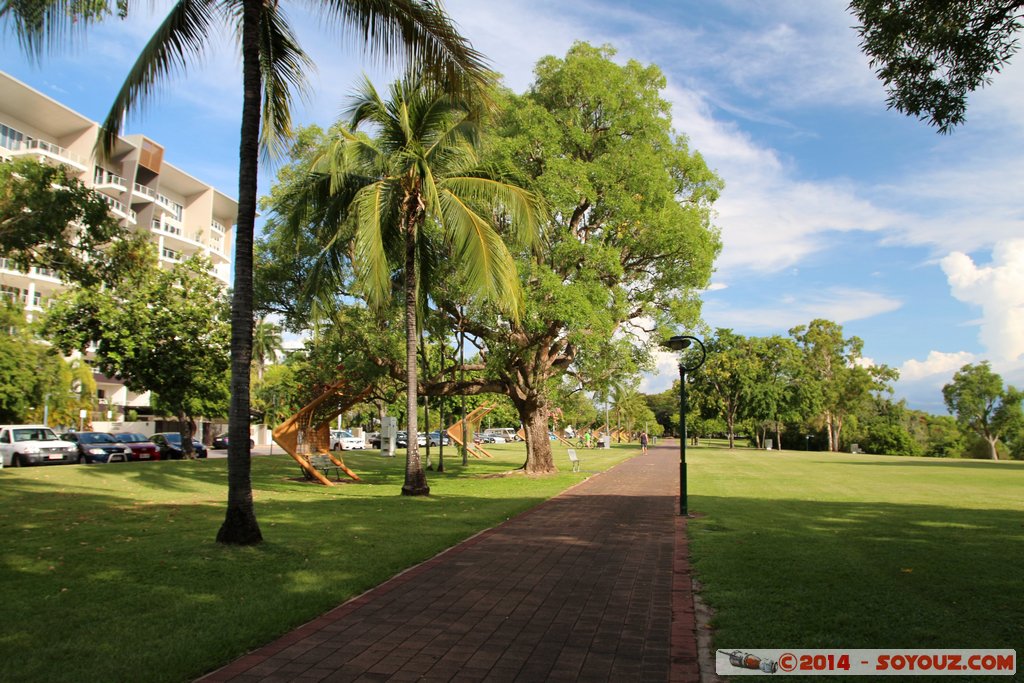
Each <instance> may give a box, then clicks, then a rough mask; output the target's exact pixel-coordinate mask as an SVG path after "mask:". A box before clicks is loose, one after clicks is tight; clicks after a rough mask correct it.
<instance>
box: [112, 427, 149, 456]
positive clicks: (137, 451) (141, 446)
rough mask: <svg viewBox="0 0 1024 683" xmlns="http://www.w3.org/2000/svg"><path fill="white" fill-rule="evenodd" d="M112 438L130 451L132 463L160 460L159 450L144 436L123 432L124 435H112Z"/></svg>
mask: <svg viewBox="0 0 1024 683" xmlns="http://www.w3.org/2000/svg"><path fill="white" fill-rule="evenodd" d="M113 437H114V438H115V439H117V440H118V441H120V442H121V443H123V444H127V445H128V447H129V448H131V449H132V456H131V459H132V461H137V460H159V459H160V448H159V447H157V445H156V444H155V443H153V442H152V441H150V440H149V437H148V436H146V435H145V434H138V433H134V432H125V433H124V434H114V435H113Z"/></svg>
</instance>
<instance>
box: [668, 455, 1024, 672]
mask: <svg viewBox="0 0 1024 683" xmlns="http://www.w3.org/2000/svg"><path fill="white" fill-rule="evenodd" d="M687 462H688V463H689V468H688V473H689V478H690V483H689V490H690V496H689V508H690V511H691V512H692V513H695V514H697V515H699V517H698V518H696V519H693V520H691V523H690V526H689V529H690V538H691V556H692V558H693V563H694V568H695V572H696V575H697V578H698V579H699V580H700V581H701V582H702V584H703V589H702V596H703V598H704V599H705V601H706V602H708V603H709V604H710V605H711V607H712V608H713V609H714V610H715V611H716V616H715V617H714V620H713V627H714V628H715V647H716V648H726V649H743V648H792V649H798V648H819V649H820V648H892V647H901V648H986V649H987V648H1017V649H1018V653H1019V652H1020V648H1021V646H1022V645H1024V590H1022V589H1021V581H1022V579H1021V568H1022V567H1024V463H1013V462H1009V463H1002V462H999V463H994V462H984V461H962V460H938V459H926V458H901V457H888V456H865V455H849V454H824V453H804V452H793V451H784V452H781V453H779V452H773V453H766V452H764V451H733V452H730V451H728V450H723V449H710V448H708V449H704V448H691V449H688V450H687ZM1018 675H1019V674H1018ZM818 680H820V679H818Z"/></svg>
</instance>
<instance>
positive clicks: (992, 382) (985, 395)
mask: <svg viewBox="0 0 1024 683" xmlns="http://www.w3.org/2000/svg"><path fill="white" fill-rule="evenodd" d="M942 398H943V399H944V401H945V403H946V407H947V408H949V412H951V413H953V415H954V416H955V417H956V420H957V423H958V424H959V425H960V426H961V427H962V428H964V429H966V430H968V431H970V432H971V433H973V434H975V435H977V436H978V437H980V438H982V439H984V441H985V443H986V444H988V448H989V457H991V458H992V459H993V460H998V459H999V453H998V451H997V449H996V444H997V443H998V442H999V440H1000V439H1001V438H1002V437H1004V436H1005V435H1007V434H1008V433H1011V432H1015V431H1017V430H1020V429H1021V427H1022V425H1024V414H1022V412H1021V400H1022V398H1024V393H1022V392H1020V391H1018V390H1017V389H1015V388H1014V387H1012V386H1010V387H1004V386H1003V378H1002V377H1000V376H999V375H997V374H996V373H994V372H992V369H991V368H990V367H989V364H988V362H987V361H983V362H981V363H978V364H977V365H971V364H967V365H965V366H963V367H962V368H960V370H959V371H958V372H957V373H956V374H955V375H953V381H952V382H950V383H949V384H947V385H945V386H944V387H942Z"/></svg>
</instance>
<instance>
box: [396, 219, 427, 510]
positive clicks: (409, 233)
mask: <svg viewBox="0 0 1024 683" xmlns="http://www.w3.org/2000/svg"><path fill="white" fill-rule="evenodd" d="M407 216H408V218H407V219H406V232H405V382H406V387H407V388H406V391H405V395H406V403H405V406H406V419H407V423H406V424H407V425H408V427H407V431H406V442H407V445H406V449H405V483H404V484H403V485H402V495H403V496H425V495H427V494H429V493H430V487H429V486H427V474H426V472H424V471H423V464H422V463H421V462H420V447H419V439H418V437H419V419H418V418H419V416H418V415H417V413H416V399H417V398H418V396H419V393H418V389H419V385H418V381H419V380H418V378H417V373H416V341H417V335H416V222H415V221H416V219H415V214H414V213H413V212H411V211H410V212H408V213H407Z"/></svg>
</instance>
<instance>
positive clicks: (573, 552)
mask: <svg viewBox="0 0 1024 683" xmlns="http://www.w3.org/2000/svg"><path fill="white" fill-rule="evenodd" d="M673 443H674V442H668V444H666V445H661V446H659V447H657V448H652V449H651V450H650V452H649V454H648V455H647V456H638V457H635V458H633V459H632V460H629V461H627V462H625V463H622V464H621V465H619V466H617V467H615V468H614V469H612V470H609V471H608V472H605V473H604V474H601V475H598V476H594V477H591V478H590V479H588V480H587V481H585V482H583V483H582V484H580V485H578V486H576V487H574V488H572V489H571V490H569V491H567V492H565V493H563V494H562V495H560V496H558V497H557V498H553V499H552V500H550V501H548V502H546V503H544V504H542V505H540V506H538V507H536V508H534V509H532V510H530V511H528V512H526V513H524V514H522V515H519V516H518V517H516V518H514V519H512V520H509V521H508V522H506V523H504V524H502V525H501V526H498V527H495V528H494V529H490V530H488V531H485V532H483V533H481V534H479V535H477V536H474V537H473V538H471V539H469V540H468V541H466V542H465V543H462V544H460V545H458V546H456V547H454V548H452V549H450V550H448V551H446V552H444V553H441V554H440V555H438V556H437V557H435V558H433V559H431V560H428V561H427V562H424V563H423V564H421V565H418V566H416V567H414V568H412V569H410V570H409V571H407V572H405V573H403V574H400V575H398V576H396V577H395V578H393V579H391V580H390V581H388V582H386V583H384V584H382V585H380V586H378V587H377V588H375V589H373V590H371V591H369V592H367V593H365V594H363V595H361V596H359V597H357V598H355V599H353V600H350V601H349V602H347V603H345V604H344V605H341V606H340V607H338V608H336V609H334V610H332V611H330V612H328V613H326V614H324V615H323V616H321V617H319V618H317V619H315V620H313V621H311V622H309V623H308V624H306V625H304V626H302V627H300V628H298V629H297V630H295V631H293V632H291V633H289V634H287V635H285V636H283V637H282V638H280V639H278V640H277V641H275V642H273V643H270V644H269V645H267V646H265V647H262V648H260V649H258V650H256V651H254V652H251V653H249V654H248V655H245V656H243V657H241V658H240V659H237V660H235V661H234V662H232V663H231V664H229V665H227V666H226V667H224V668H222V669H220V670H218V671H215V672H213V673H212V674H209V675H208V676H206V677H205V678H203V679H202V680H203V681H205V682H214V681H238V682H242V681H245V682H249V681H252V682H255V681H263V682H267V683H270V682H278V681H282V682H283V681H420V680H422V681H501V682H503V681H524V682H526V683H537V682H539V681H595V682H596V681H616V682H619V681H659V682H662V681H679V682H684V681H685V682H689V681H696V680H698V675H697V665H696V659H697V648H696V639H695V635H694V615H693V597H692V593H691V591H690V579H689V573H688V564H687V560H686V548H685V521H684V520H683V519H682V518H680V517H679V516H678V497H677V496H678V487H679V484H678V476H679V475H678V472H679V469H678V462H679V460H678V451H677V450H676V448H677V446H676V447H673V446H672V444H673ZM580 455H581V460H582V465H583V469H584V470H586V451H583V452H581V454H580ZM677 539H678V542H677Z"/></svg>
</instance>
